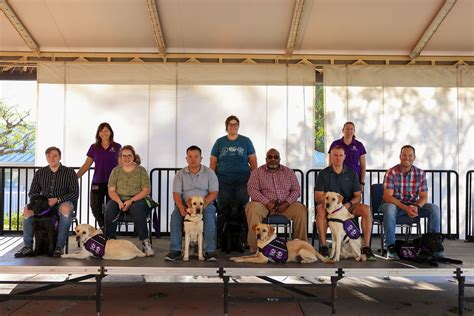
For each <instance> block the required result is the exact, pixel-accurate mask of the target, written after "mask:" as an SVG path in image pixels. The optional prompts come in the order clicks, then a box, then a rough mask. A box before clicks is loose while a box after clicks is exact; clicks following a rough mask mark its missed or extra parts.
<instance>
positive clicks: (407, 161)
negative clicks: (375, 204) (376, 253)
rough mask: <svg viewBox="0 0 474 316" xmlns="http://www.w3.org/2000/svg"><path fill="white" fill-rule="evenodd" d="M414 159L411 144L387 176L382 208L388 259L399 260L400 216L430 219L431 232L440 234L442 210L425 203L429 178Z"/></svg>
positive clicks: (401, 152) (404, 148) (403, 150)
mask: <svg viewBox="0 0 474 316" xmlns="http://www.w3.org/2000/svg"><path fill="white" fill-rule="evenodd" d="M415 158H416V156H415V148H414V147H413V146H411V145H405V146H403V147H402V149H401V150H400V163H399V164H398V165H396V166H395V167H393V168H390V169H389V170H388V171H387V173H386V174H385V179H384V185H383V186H384V191H383V203H382V205H381V209H382V212H383V226H384V230H385V245H386V246H387V258H389V259H396V258H397V255H396V251H395V246H394V244H395V227H396V219H397V217H401V216H408V217H410V218H415V217H417V216H420V217H427V218H428V230H429V232H430V233H439V232H440V211H439V207H438V206H437V205H435V204H431V203H426V201H427V200H428V185H427V183H426V176H425V172H424V171H423V170H421V169H419V168H417V167H415V166H414V165H413V162H414V161H415ZM437 255H438V256H441V255H442V254H437Z"/></svg>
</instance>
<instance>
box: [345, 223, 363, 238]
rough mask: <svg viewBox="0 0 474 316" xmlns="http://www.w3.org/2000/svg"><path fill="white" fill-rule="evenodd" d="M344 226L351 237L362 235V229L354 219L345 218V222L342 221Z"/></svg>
mask: <svg viewBox="0 0 474 316" xmlns="http://www.w3.org/2000/svg"><path fill="white" fill-rule="evenodd" d="M342 226H343V227H344V230H345V231H346V234H347V236H349V238H350V239H357V238H359V237H360V229H359V227H357V225H356V224H355V223H354V221H353V220H352V219H348V220H345V221H344V223H342Z"/></svg>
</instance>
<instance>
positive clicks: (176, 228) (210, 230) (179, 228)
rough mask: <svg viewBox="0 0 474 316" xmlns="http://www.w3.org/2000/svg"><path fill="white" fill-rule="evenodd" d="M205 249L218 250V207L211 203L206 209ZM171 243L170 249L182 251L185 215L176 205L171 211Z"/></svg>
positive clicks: (207, 250) (204, 217) (204, 218)
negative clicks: (182, 214) (182, 215)
mask: <svg viewBox="0 0 474 316" xmlns="http://www.w3.org/2000/svg"><path fill="white" fill-rule="evenodd" d="M203 220H204V244H205V247H204V250H205V251H206V252H215V251H216V207H215V206H214V204H212V203H211V204H209V205H208V206H207V207H206V209H205V210H204V216H203ZM170 229H171V231H170V235H171V244H170V249H171V250H174V251H181V249H182V246H181V239H182V237H183V217H181V214H180V213H179V209H178V208H177V207H176V206H175V207H174V210H173V213H171V224H170Z"/></svg>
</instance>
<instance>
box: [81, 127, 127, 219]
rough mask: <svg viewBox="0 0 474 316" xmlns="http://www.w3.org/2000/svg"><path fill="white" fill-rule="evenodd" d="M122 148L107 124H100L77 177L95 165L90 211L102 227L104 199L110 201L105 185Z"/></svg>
mask: <svg viewBox="0 0 474 316" xmlns="http://www.w3.org/2000/svg"><path fill="white" fill-rule="evenodd" d="M121 147H122V146H121V145H120V144H119V143H116V142H114V131H113V130H112V127H111V126H110V124H109V123H100V124H99V127H97V132H96V134H95V143H94V144H92V145H91V146H90V147H89V151H88V152H87V158H86V161H85V162H84V164H83V165H82V167H81V169H79V171H78V172H77V177H78V178H80V177H82V175H83V174H84V173H85V172H86V171H87V170H89V168H90V167H91V166H92V163H95V170H94V176H93V178H92V186H91V197H90V198H91V209H92V214H93V215H94V217H95V219H96V221H97V223H98V224H99V226H100V227H104V212H103V205H104V198H105V199H106V201H109V200H110V197H109V193H108V189H107V183H108V182H109V177H110V173H111V172H112V169H114V168H115V167H116V166H117V162H118V156H119V151H120V148H121Z"/></svg>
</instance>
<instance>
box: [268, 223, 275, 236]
mask: <svg viewBox="0 0 474 316" xmlns="http://www.w3.org/2000/svg"><path fill="white" fill-rule="evenodd" d="M273 234H275V227H273V226H271V225H270V226H269V227H268V236H273Z"/></svg>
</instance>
